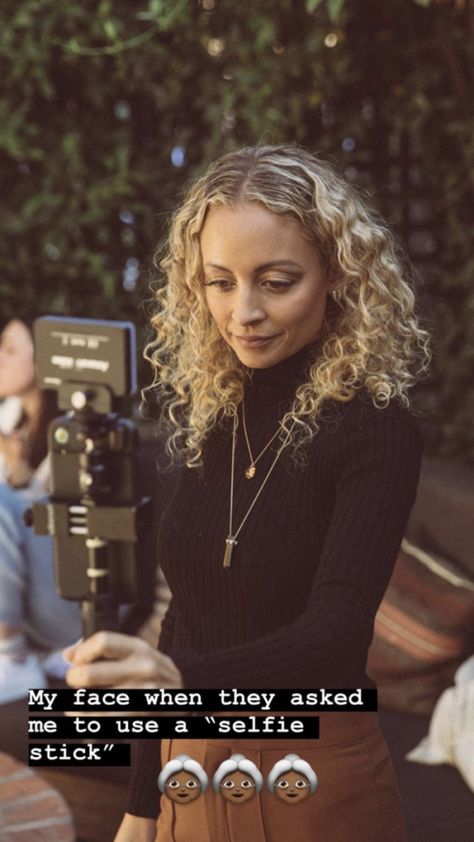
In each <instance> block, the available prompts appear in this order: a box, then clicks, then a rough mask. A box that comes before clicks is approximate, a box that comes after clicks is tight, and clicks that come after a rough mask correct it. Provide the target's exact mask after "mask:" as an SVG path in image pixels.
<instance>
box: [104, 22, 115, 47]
mask: <svg viewBox="0 0 474 842" xmlns="http://www.w3.org/2000/svg"><path fill="white" fill-rule="evenodd" d="M104 32H105V34H106V35H107V38H109V39H110V41H115V40H116V38H117V27H116V25H115V23H114V21H113V20H110V18H109V19H108V20H106V21H104Z"/></svg>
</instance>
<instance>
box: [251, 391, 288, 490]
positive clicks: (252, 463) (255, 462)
mask: <svg viewBox="0 0 474 842" xmlns="http://www.w3.org/2000/svg"><path fill="white" fill-rule="evenodd" d="M242 423H243V427H244V436H245V442H246V445H247V450H248V454H249V457H250V465H249V466H248V468H247V469H246V471H245V476H246V477H247V479H253V478H254V476H255V474H256V470H257V469H256V467H255V466H256V464H257V462H258V460H259V459H260V458H261V457H262V456H263V454H264V453H266V452H267V450H268V448H269V447H270V445H271V444H272V442H273V441H275V439H276V437H277V435H278V434H279V432H280V428H281V424H278V429H277V431H276V433H274V434H273V436H272V437H271V439H270V441H268V442H267V444H266V445H265V447H264V448H263V450H261V451H260V453H259V454H258V456H257V457H256V458H255V459H254V457H253V453H252V448H251V447H250V441H249V436H248V433H247V423H246V419H245V402H244V398H242Z"/></svg>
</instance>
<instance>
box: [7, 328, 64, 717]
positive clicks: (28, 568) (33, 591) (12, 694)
mask: <svg viewBox="0 0 474 842" xmlns="http://www.w3.org/2000/svg"><path fill="white" fill-rule="evenodd" d="M0 399H3V403H2V404H1V405H0V406H1V409H2V412H1V421H2V427H1V432H0V704H5V703H7V702H11V701H15V700H16V699H19V698H22V697H23V696H25V695H26V692H27V690H28V688H29V687H45V686H47V678H46V671H48V673H49V674H53V675H55V674H56V675H58V677H61V674H62V670H63V667H62V664H63V659H62V656H60V654H59V653H58V654H56V653H55V652H54V650H57V649H59V648H60V647H63V646H65V645H67V644H68V643H71V642H72V641H74V640H77V638H78V637H79V635H80V612H79V606H78V605H77V604H75V603H73V602H68V601H66V600H64V599H61V597H59V596H58V595H57V593H56V590H55V585H54V575H53V547H52V540H51V538H50V537H49V536H48V535H44V536H40V535H35V533H34V532H33V530H32V529H29V528H27V527H26V526H25V524H24V522H23V512H24V511H25V509H26V508H27V507H28V506H29V505H30V503H31V502H32V501H33V500H36V499H39V498H40V497H43V496H44V495H45V494H46V493H47V490H48V473H49V471H48V458H47V431H48V425H49V423H50V421H52V420H53V418H55V417H56V416H57V415H58V414H59V410H58V406H57V401H56V394H55V393H54V392H50V391H45V390H43V389H40V388H39V387H38V385H37V383H36V375H35V353H34V344H33V336H32V332H31V329H30V327H29V325H28V324H27V323H26V322H24V321H22V320H20V319H12V320H11V321H10V322H8V324H7V325H6V326H5V327H4V329H3V330H2V333H1V335H0ZM45 656H48V657H47V658H46V657H45Z"/></svg>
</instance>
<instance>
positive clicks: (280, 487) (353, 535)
mask: <svg viewBox="0 0 474 842" xmlns="http://www.w3.org/2000/svg"><path fill="white" fill-rule="evenodd" d="M314 356H315V348H314V346H306V347H305V348H303V349H301V351H299V352H298V353H297V354H294V355H293V356H292V357H290V358H288V359H286V360H284V361H283V362H281V363H278V364H277V365H276V366H273V367H272V368H270V369H253V370H249V371H248V378H247V381H246V386H245V413H246V420H247V428H248V433H249V439H250V444H251V448H252V451H253V453H254V455H255V454H256V453H258V452H259V450H260V449H261V448H262V447H263V446H264V444H265V443H266V442H267V441H268V440H269V438H270V437H271V436H272V435H273V433H274V432H275V430H276V429H277V425H278V421H279V419H280V418H281V416H282V414H283V413H284V412H285V411H287V410H288V409H289V408H290V406H291V402H292V399H293V397H294V394H295V390H296V388H297V386H298V385H299V384H300V383H302V382H304V381H305V379H307V371H308V368H309V366H310V364H311V362H312V361H313V359H314ZM231 429H232V420H231V419H228V421H227V422H226V423H225V424H223V425H219V427H217V428H216V429H215V430H214V431H213V433H212V434H211V435H210V437H209V439H208V441H207V442H206V446H205V451H204V470H203V471H197V470H195V469H193V470H185V471H184V472H183V474H182V477H181V482H180V486H179V488H178V492H177V494H176V497H175V499H174V500H173V501H172V503H171V505H170V506H169V508H168V509H167V511H166V514H165V516H164V517H163V522H162V524H161V529H160V535H159V541H158V555H159V562H160V563H161V565H162V567H163V569H164V572H165V575H166V577H167V579H168V582H169V585H170V588H171V591H172V593H173V600H172V603H171V606H170V608H169V610H168V613H167V615H166V618H165V620H164V623H163V628H162V634H161V638H160V643H159V648H160V649H161V650H162V651H163V652H165V653H166V654H168V655H169V656H170V657H171V658H172V659H173V660H174V661H175V663H176V664H177V666H178V668H179V669H180V671H181V673H182V676H183V681H184V686H185V687H186V688H193V687H196V688H200V687H201V688H202V687H215V688H220V687H243V688H244V687H255V688H258V687H259V688H276V687H295V688H296V687H301V688H311V687H313V688H316V687H330V686H332V687H360V686H370V681H369V680H368V679H367V676H366V675H365V663H366V657H367V649H368V647H369V645H370V641H371V638H372V633H373V619H374V616H375V612H376V610H377V607H378V605H379V603H380V600H381V598H382V596H383V593H384V591H385V588H386V586H387V583H388V580H389V578H390V574H391V571H392V568H393V564H394V561H395V558H396V555H397V552H398V549H399V546H400V542H401V539H402V537H403V532H404V529H405V526H406V522H407V519H408V515H409V512H410V509H411V507H412V505H413V502H414V499H415V494H416V486H417V482H418V474H419V467H420V459H421V449H422V445H421V436H420V432H419V429H418V426H417V424H416V422H415V420H414V419H413V417H412V416H411V415H410V414H409V412H408V411H407V410H406V409H404V408H403V407H402V406H401V405H400V404H399V402H397V401H394V402H392V403H391V404H390V405H389V406H388V407H387V408H386V409H383V410H382V409H376V408H375V407H374V406H373V404H372V401H371V399H370V398H369V397H368V396H367V395H366V394H364V393H360V394H359V395H357V396H356V397H355V398H353V399H352V400H351V401H349V402H348V403H337V404H333V403H331V404H329V405H328V408H327V409H326V411H325V412H324V420H322V421H321V426H320V430H319V432H318V433H317V434H316V436H314V438H313V439H312V440H311V442H310V444H309V446H308V447H307V450H306V457H307V458H306V461H305V464H304V465H301V464H300V465H299V466H296V465H295V463H294V461H293V460H292V458H291V452H290V451H289V449H287V450H286V451H285V452H284V454H283V456H282V457H280V459H279V461H278V462H277V465H276V467H275V469H274V471H273V473H272V474H271V477H270V479H269V481H268V483H267V485H266V486H265V488H264V490H263V492H262V494H261V497H260V498H259V500H258V501H257V503H256V505H255V507H254V509H253V511H252V512H251V514H250V515H249V517H248V520H247V522H246V523H245V525H244V527H243V529H242V532H241V533H240V535H239V537H238V545H237V547H236V549H235V550H234V554H233V558H232V566H231V568H230V569H228V570H226V569H224V568H223V566H222V561H223V556H224V550H225V538H226V536H227V534H228V529H229V490H230V468H231ZM277 447H278V443H277V441H275V442H274V443H273V445H272V446H271V447H270V448H269V449H268V451H267V452H266V454H265V455H264V456H263V457H262V459H261V460H260V461H259V462H258V465H257V474H256V476H255V477H254V478H253V479H252V480H247V479H246V478H245V469H246V467H247V466H248V463H249V457H248V452H247V448H246V446H245V441H244V437H243V434H242V424H241V417H239V428H238V436H237V447H236V456H235V485H234V523H233V531H235V529H236V526H238V525H239V524H240V522H241V520H242V518H243V517H244V515H245V514H246V512H247V510H248V508H249V506H250V504H251V502H252V500H253V499H254V497H255V493H256V491H257V489H258V487H259V484H260V482H261V480H262V478H263V477H264V476H265V474H266V472H267V470H268V468H269V466H270V464H271V462H272V460H273V459H274V456H275V449H276V448H277ZM159 765H160V758H159V747H158V743H154V742H152V743H150V742H148V743H143V744H142V746H141V748H140V749H139V750H138V756H137V757H136V759H135V762H134V767H133V771H132V780H131V788H130V799H129V803H128V807H127V810H128V812H131V813H133V814H135V815H142V816H155V815H157V811H158V801H159V799H158V796H157V791H156V786H155V782H156V776H157V774H158V771H159Z"/></svg>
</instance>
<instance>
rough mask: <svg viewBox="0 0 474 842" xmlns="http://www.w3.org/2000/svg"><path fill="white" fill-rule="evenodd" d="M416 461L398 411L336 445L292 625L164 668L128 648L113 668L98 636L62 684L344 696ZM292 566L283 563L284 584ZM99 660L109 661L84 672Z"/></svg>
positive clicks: (411, 432) (172, 660)
mask: <svg viewBox="0 0 474 842" xmlns="http://www.w3.org/2000/svg"><path fill="white" fill-rule="evenodd" d="M421 452H422V440H421V435H420V432H419V429H418V425H417V424H416V422H415V421H414V419H413V418H412V417H411V416H410V415H409V414H408V413H407V412H406V411H404V410H402V411H394V412H393V411H387V412H385V411H374V412H372V413H371V414H370V416H368V417H366V418H365V420H364V423H360V424H358V425H357V426H356V427H354V428H352V429H351V430H349V431H346V432H345V433H344V435H342V436H341V439H340V441H339V442H338V445H337V447H336V452H335V457H334V459H335V462H334V471H335V474H336V476H337V482H336V499H335V503H334V509H333V514H332V519H331V522H330V525H329V529H328V532H327V535H326V539H325V542H324V546H323V550H322V553H321V557H320V560H319V564H318V569H317V573H316V576H315V579H314V582H313V585H312V588H311V591H310V593H309V595H308V601H307V604H306V608H305V610H304V611H303V612H302V614H300V616H299V617H297V619H296V620H295V621H294V622H293V623H291V624H289V625H286V626H283V627H281V628H280V629H277V630H276V631H275V632H272V633H270V634H267V635H265V636H264V637H261V638H258V639H256V640H254V641H252V642H250V643H247V644H243V645H238V646H234V647H231V648H228V649H224V650H221V651H218V652H213V653H211V654H200V653H195V652H193V651H188V650H186V651H183V650H180V651H176V650H171V649H170V648H168V647H167V652H168V653H169V656H170V657H168V658H167V657H166V656H165V655H164V654H163V653H161V652H154V653H153V651H152V650H151V648H150V647H147V650H149V651H147V652H145V651H144V650H143V651H141V650H140V651H139V648H137V645H135V644H134V648H133V651H132V648H130V651H129V657H128V659H125V660H124V661H123V662H122V661H120V658H121V649H122V647H121V644H120V641H118V638H121V637H123V636H122V635H113V634H109V633H104V632H101V633H99V634H98V635H94V636H93V637H92V638H90V639H89V640H88V641H85V642H84V643H83V644H81V645H80V648H79V649H78V650H77V652H76V658H75V663H78V664H79V663H80V662H82V664H83V665H81V666H78V667H77V671H76V669H73V670H71V671H70V673H68V681H69V682H70V683H71V684H72V686H86V687H88V686H119V687H120V686H123V687H127V686H128V687H178V686H185V687H197V688H199V687H284V686H286V687H292V686H293V687H298V686H299V687H309V686H314V687H318V686H331V684H332V686H343V685H346V686H351V680H352V676H354V675H360V673H361V671H362V670H363V669H364V666H365V663H360V662H357V663H355V662H354V659H355V655H357V656H358V657H359V659H363V658H364V657H365V654H366V652H367V649H368V647H369V645H370V641H371V639H372V634H373V620H374V617H375V613H376V611H377V608H378V606H379V604H380V601H381V599H382V596H383V594H384V592H385V589H386V587H387V584H388V581H389V579H390V575H391V572H392V569H393V565H394V563H395V559H396V556H397V553H398V550H399V547H400V543H401V539H402V537H403V534H404V531H405V527H406V523H407V520H408V516H409V513H410V510H411V508H412V506H413V502H414V500H415V496H416V487H417V484H418V476H419V469H420V461H421ZM297 561H298V560H297V559H288V569H289V571H291V570H294V571H295V574H294V575H297ZM114 638H117V641H114V640H113V639H114ZM128 640H129V641H132V640H134V638H128ZM116 644H117V645H116ZM138 644H139V645H140V646H141V647H146V646H147V645H146V644H145V643H144V642H143V641H139V642H138ZM128 646H129V647H131V644H128ZM123 654H124V652H123V651H122V655H123ZM101 656H105V657H106V658H107V657H109V658H112V659H119V660H116V661H115V662H112V663H111V662H108V661H98V662H97V663H96V664H94V663H85V662H87V661H90V662H92V661H93V660H94V659H95V658H100V657H101ZM127 661H128V664H127Z"/></svg>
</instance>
